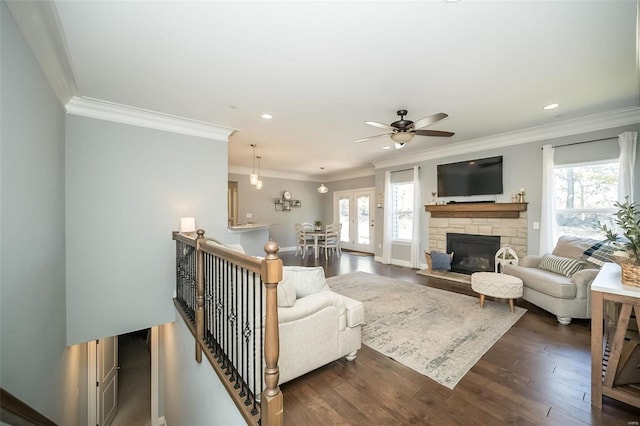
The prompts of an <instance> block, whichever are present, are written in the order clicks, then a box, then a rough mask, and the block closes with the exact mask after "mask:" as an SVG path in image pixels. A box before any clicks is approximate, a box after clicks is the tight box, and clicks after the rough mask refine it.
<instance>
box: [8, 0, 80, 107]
mask: <svg viewBox="0 0 640 426" xmlns="http://www.w3.org/2000/svg"><path fill="white" fill-rule="evenodd" d="M6 5H7V7H8V8H9V11H10V12H11V15H12V16H13V19H14V20H15V21H16V24H17V25H18V28H20V32H21V33H22V36H23V37H24V39H25V40H26V41H27V44H28V45H29V48H30V49H31V52H32V53H33V56H34V57H35V58H36V61H38V63H39V64H40V68H41V69H42V72H43V73H44V75H45V76H46V78H47V80H48V81H49V85H50V86H51V89H52V90H53V92H54V93H55V95H56V97H57V98H58V100H59V101H60V103H61V104H62V105H65V104H66V103H67V102H68V101H69V99H71V98H72V97H73V96H76V95H77V94H78V86H77V84H76V79H75V76H74V74H73V69H72V67H71V62H70V60H69V54H68V49H67V42H66V38H65V36H64V32H63V31H62V25H61V24H60V18H59V16H58V12H57V10H56V8H55V5H54V3H53V2H48V1H46V2H45V1H8V2H6Z"/></svg>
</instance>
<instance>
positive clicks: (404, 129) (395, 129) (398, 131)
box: [353, 109, 455, 149]
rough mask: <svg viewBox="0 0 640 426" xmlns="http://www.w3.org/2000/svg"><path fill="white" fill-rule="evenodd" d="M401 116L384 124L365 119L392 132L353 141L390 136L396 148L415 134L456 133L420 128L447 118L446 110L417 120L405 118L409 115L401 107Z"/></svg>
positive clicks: (446, 135) (398, 112)
mask: <svg viewBox="0 0 640 426" xmlns="http://www.w3.org/2000/svg"><path fill="white" fill-rule="evenodd" d="M396 114H398V115H399V116H400V120H397V121H394V122H393V123H391V124H382V123H378V122H377V121H365V123H366V124H368V125H370V126H374V127H379V128H381V129H386V130H388V131H389V132H390V133H385V134H382V135H376V136H370V137H368V138H363V139H358V140H355V141H353V142H354V143H359V142H364V141H367V140H369V139H373V138H377V137H379V136H389V137H391V140H393V142H395V147H396V149H400V148H402V147H403V146H404V144H406V143H408V142H411V140H412V139H413V137H414V136H415V135H418V136H436V137H446V138H448V137H451V136H453V135H454V134H455V133H453V132H445V131H441V130H419V129H422V128H423V127H426V126H429V125H431V124H433V123H435V122H437V121H440V120H442V119H443V118H447V117H448V115H447V114H445V113H444V112H439V113H437V114H434V115H430V116H429V117H425V118H422V119H420V120H418V121H416V122H413V121H411V120H405V118H404V117H405V115H407V110H406V109H400V110H398V111H397V112H396Z"/></svg>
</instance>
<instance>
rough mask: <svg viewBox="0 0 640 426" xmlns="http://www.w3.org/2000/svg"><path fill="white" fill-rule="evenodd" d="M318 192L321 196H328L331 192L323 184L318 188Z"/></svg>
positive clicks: (321, 168)
mask: <svg viewBox="0 0 640 426" xmlns="http://www.w3.org/2000/svg"><path fill="white" fill-rule="evenodd" d="M320 170H324V167H320ZM318 192H319V193H321V194H326V193H327V192H329V188H327V187H326V186H325V184H324V183H323V184H321V185H320V186H319V187H318Z"/></svg>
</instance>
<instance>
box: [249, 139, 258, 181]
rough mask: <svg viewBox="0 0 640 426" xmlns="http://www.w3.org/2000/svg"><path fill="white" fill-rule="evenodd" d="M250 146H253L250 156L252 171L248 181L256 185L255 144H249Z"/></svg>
mask: <svg viewBox="0 0 640 426" xmlns="http://www.w3.org/2000/svg"><path fill="white" fill-rule="evenodd" d="M251 148H253V156H252V160H253V173H251V174H250V175H249V183H250V184H251V185H257V184H258V175H257V174H256V144H254V143H252V144H251Z"/></svg>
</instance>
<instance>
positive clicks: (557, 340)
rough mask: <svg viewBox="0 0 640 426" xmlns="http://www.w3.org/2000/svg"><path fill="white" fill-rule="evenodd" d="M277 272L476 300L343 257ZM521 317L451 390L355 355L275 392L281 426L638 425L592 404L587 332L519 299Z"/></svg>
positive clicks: (368, 355) (293, 261)
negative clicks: (386, 283)
mask: <svg viewBox="0 0 640 426" xmlns="http://www.w3.org/2000/svg"><path fill="white" fill-rule="evenodd" d="M281 258H282V259H283V262H284V264H285V265H303V266H315V265H320V266H323V267H324V268H325V271H326V275H327V277H330V276H335V275H340V274H347V273H350V272H355V271H363V272H370V273H374V274H378V275H384V276H388V277H393V278H397V279H402V280H404V281H410V282H414V283H419V284H422V285H426V286H430V287H436V288H441V289H447V290H450V291H455V292H457V293H462V294H469V295H475V293H474V292H473V291H472V290H471V287H470V286H469V285H465V284H458V283H454V282H451V281H445V280H441V279H436V278H429V277H425V276H422V275H417V274H416V273H415V270H413V269H410V268H403V267H399V266H391V265H382V264H380V263H377V262H374V261H373V258H372V257H371V256H361V255H356V254H349V253H347V252H344V253H343V255H342V256H341V257H340V258H338V260H335V257H334V258H333V260H332V259H330V261H329V262H326V261H325V259H324V257H321V258H320V259H318V260H317V261H316V260H314V259H313V257H312V256H307V258H306V259H304V260H303V259H301V258H300V256H297V257H296V256H294V254H293V253H282V254H281ZM516 305H518V306H521V307H523V308H526V309H528V312H527V313H526V314H525V315H524V316H523V317H522V318H521V319H520V320H519V321H518V322H517V323H516V324H515V326H513V327H512V328H511V329H510V330H509V331H508V332H507V333H506V334H505V335H504V336H503V337H502V338H501V339H500V340H499V341H498V342H497V343H496V344H495V345H494V346H493V347H492V348H491V349H489V351H488V352H487V353H486V354H485V355H484V356H483V357H482V358H481V359H480V361H478V363H477V364H476V365H475V366H474V367H473V368H472V369H471V370H470V371H469V372H468V373H467V374H466V376H464V378H463V379H462V380H461V381H460V382H459V383H458V385H457V386H456V387H455V388H454V389H453V390H449V389H448V388H446V387H444V386H442V385H440V384H438V383H436V382H435V381H433V380H431V379H429V378H427V377H425V376H423V375H421V374H419V373H416V372H414V371H413V370H411V369H409V368H407V367H405V366H403V365H402V364H399V363H397V362H396V361H394V360H392V359H390V358H388V357H386V356H384V355H382V354H380V353H378V352H376V351H374V350H373V349H370V348H368V347H367V346H364V345H363V347H362V349H361V350H360V352H359V353H358V358H357V359H356V360H355V362H348V361H345V360H339V361H335V362H333V363H331V364H329V365H327V366H325V367H322V368H319V369H318V370H315V371H313V372H311V373H308V374H306V375H304V376H302V377H300V378H298V379H296V380H293V381H291V382H289V383H285V384H284V385H282V386H281V389H282V392H283V394H284V404H285V405H284V413H285V414H284V419H285V424H287V425H331V424H336V425H337V424H339V425H404V424H419V425H470V424H471V425H501V424H517V425H540V424H544V425H638V424H640V423H639V422H640V410H639V409H637V408H635V407H632V406H629V405H626V404H623V403H619V402H617V401H614V400H612V399H609V398H606V397H605V399H604V403H603V408H602V410H599V409H596V408H594V407H592V406H591V403H590V400H591V396H590V383H591V377H590V374H591V373H590V358H591V357H590V350H589V345H590V334H589V329H590V324H589V321H588V320H577V321H574V322H572V324H571V325H569V326H562V325H559V324H558V322H557V321H556V319H555V316H554V315H551V314H549V313H547V312H545V311H543V310H541V309H539V308H537V307H535V306H533V305H531V304H530V303H527V302H525V301H523V300H519V301H517V302H516Z"/></svg>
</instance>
